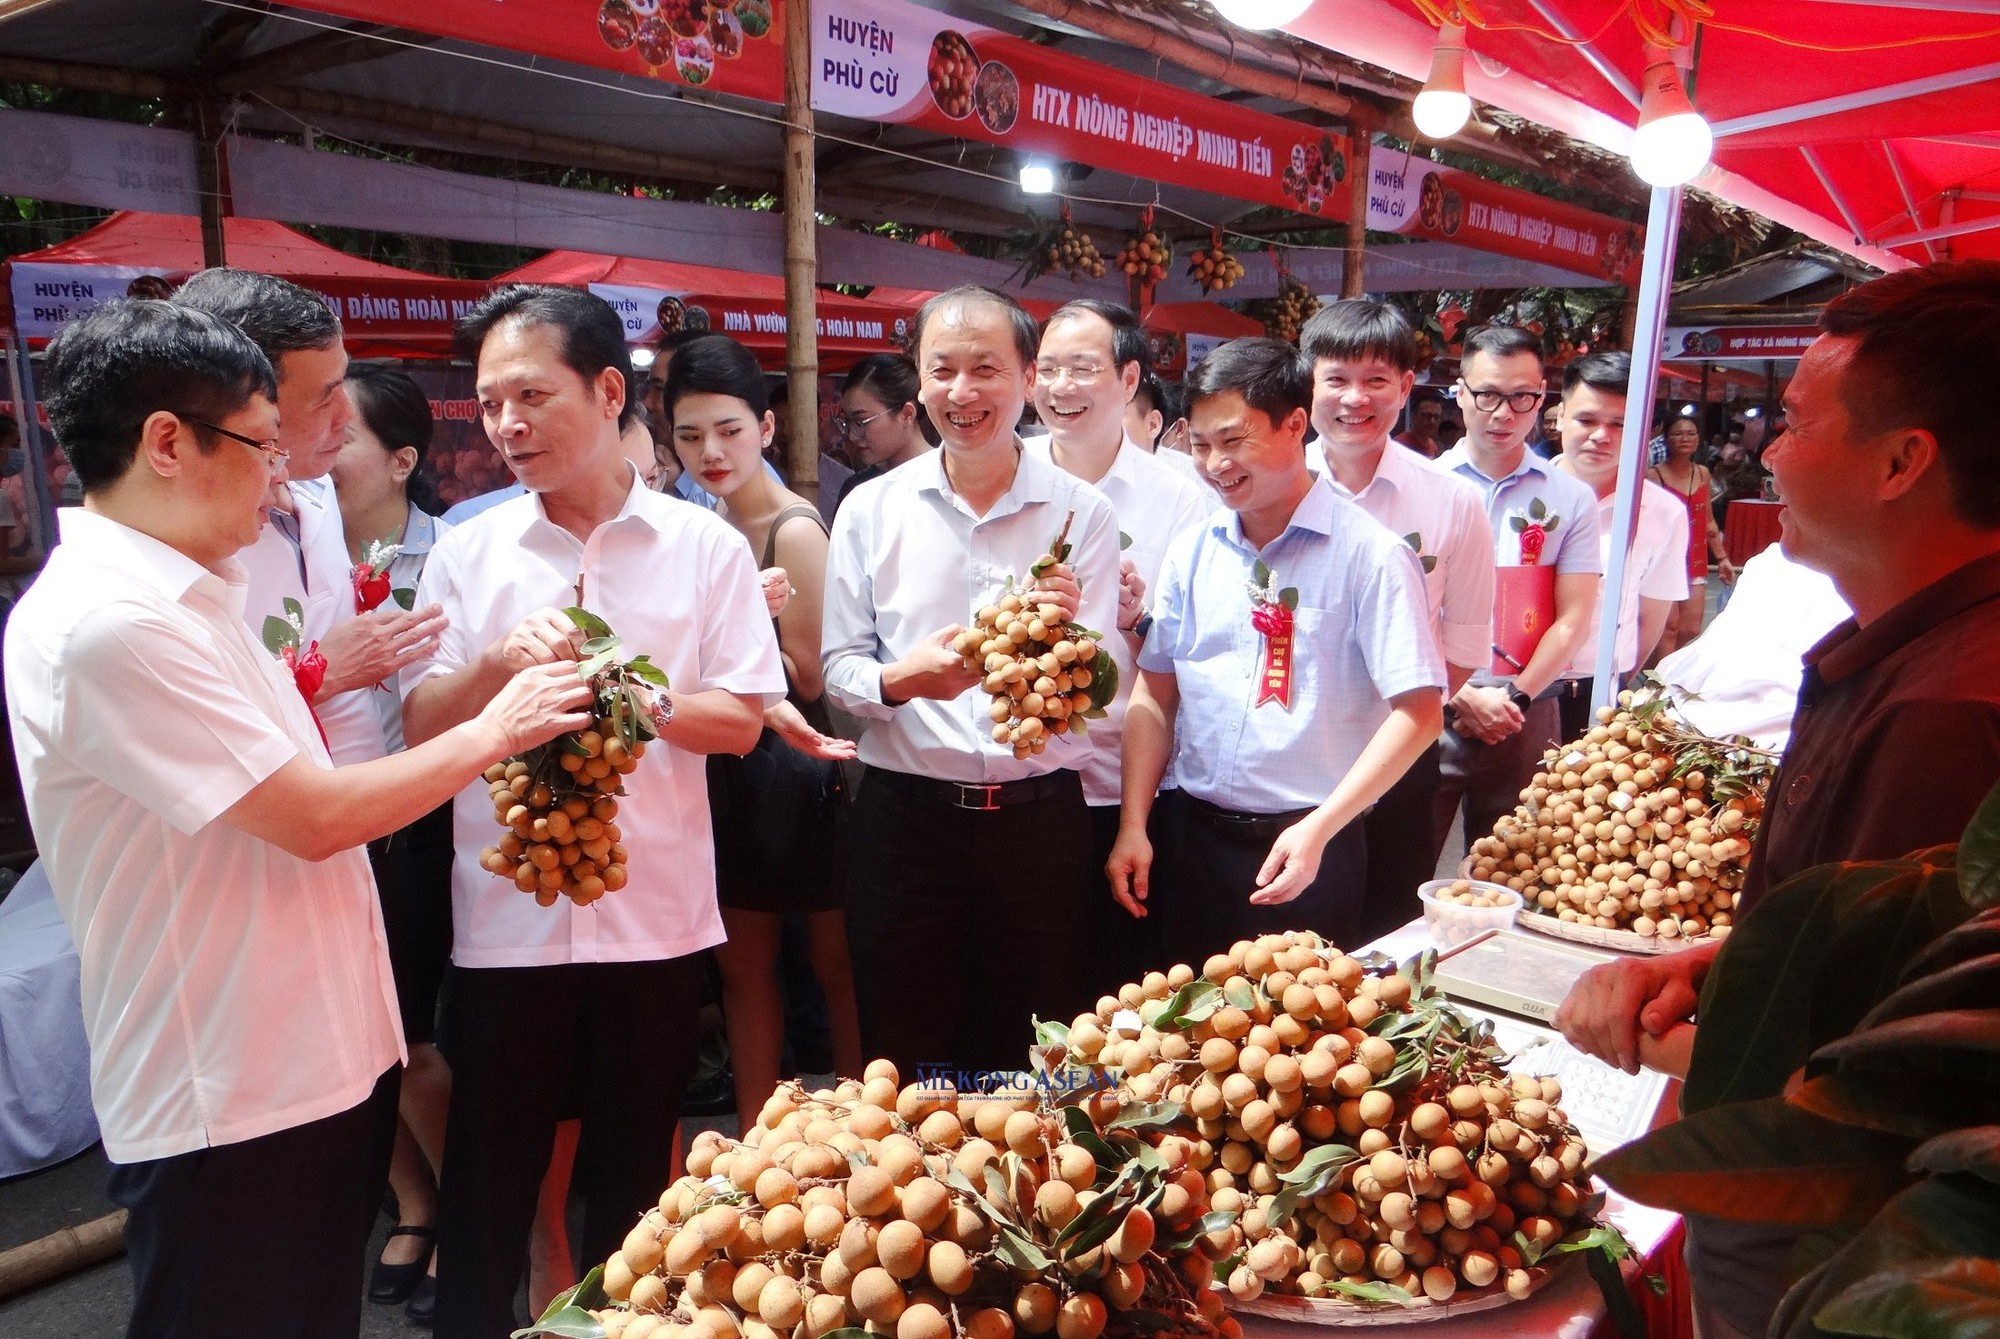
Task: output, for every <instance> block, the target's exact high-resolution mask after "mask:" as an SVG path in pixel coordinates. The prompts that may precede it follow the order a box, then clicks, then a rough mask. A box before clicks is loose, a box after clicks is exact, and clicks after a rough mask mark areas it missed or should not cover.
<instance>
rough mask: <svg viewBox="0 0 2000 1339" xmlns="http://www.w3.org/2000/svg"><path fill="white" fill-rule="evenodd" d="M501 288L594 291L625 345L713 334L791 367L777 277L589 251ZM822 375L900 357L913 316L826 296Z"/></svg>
mask: <svg viewBox="0 0 2000 1339" xmlns="http://www.w3.org/2000/svg"><path fill="white" fill-rule="evenodd" d="M498 282H501V283H536V284H571V285H574V286H575V287H578V288H587V289H589V290H590V291H591V292H593V293H595V294H597V295H598V296H599V297H601V298H603V299H604V300H605V301H607V302H609V303H610V304H611V305H612V306H613V307H614V308H616V309H617V311H618V312H619V314H620V315H621V316H623V317H624V318H625V334H626V338H627V339H628V340H630V341H631V342H633V343H635V344H636V343H641V342H645V341H649V340H652V339H654V338H656V337H657V336H658V335H659V334H660V333H661V332H662V330H677V329H682V328H688V327H693V328H700V327H701V325H702V324H703V323H705V325H706V328H708V329H710V330H714V331H716V332H717V333H719V334H725V335H729V336H731V337H733V338H735V339H738V340H740V341H742V343H743V344H744V345H745V346H746V347H748V348H749V349H750V351H751V352H753V353H755V354H756V355H757V361H758V362H759V363H760V364H762V365H763V366H764V367H765V368H767V369H769V370H771V371H783V370H784V367H785V325H786V322H785V281H784V280H783V279H782V278H780V277H778V276H777V275H772V274H751V273H749V272H747V271H742V270H724V269H715V268H711V267H709V266H705V265H683V264H678V263H676V262H673V261H666V260H634V259H631V258H629V257H625V256H600V255H595V254H592V253H590V252H585V251H551V252H549V254H547V255H546V256H542V257H540V258H538V259H535V260H531V261H529V262H528V263H527V264H526V265H523V266H521V267H520V268H519V269H517V270H512V271H510V272H509V273H507V274H504V275H502V276H501V277H500V280H499V281H498ZM817 308H818V320H819V331H818V335H819V357H820V370H821V371H822V372H838V371H841V370H844V369H845V368H848V367H852V366H853V365H854V364H855V363H856V362H858V361H859V360H860V359H862V358H863V357H866V356H867V355H868V354H871V353H894V352H897V351H899V350H900V349H901V347H902V341H903V339H904V337H905V335H906V334H907V333H908V331H909V322H910V315H911V310H912V308H911V307H910V306H908V305H904V304H900V303H895V302H884V301H882V300H881V299H879V298H850V297H844V296H842V295H841V294H838V293H830V292H827V291H825V290H822V291H821V292H820V295H819V300H818V303H817Z"/></svg>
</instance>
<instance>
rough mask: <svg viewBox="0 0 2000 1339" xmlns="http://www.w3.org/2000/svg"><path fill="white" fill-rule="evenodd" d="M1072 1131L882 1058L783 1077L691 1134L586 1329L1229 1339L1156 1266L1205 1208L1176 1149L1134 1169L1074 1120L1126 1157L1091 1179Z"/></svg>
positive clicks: (648, 1338) (815, 1336) (770, 1335)
mask: <svg viewBox="0 0 2000 1339" xmlns="http://www.w3.org/2000/svg"><path fill="white" fill-rule="evenodd" d="M1104 1096H1107V1097H1108V1096H1109V1094H1108V1092H1107V1093H1106V1094H1104ZM1106 1109H1107V1110H1109V1111H1110V1112H1112V1113H1113V1114H1116V1113H1117V1112H1118V1110H1119V1109H1120V1108H1119V1107H1118V1105H1117V1103H1116V1102H1115V1101H1112V1102H1110V1103H1109V1104H1108V1105H1107V1107H1106ZM1075 1119H1077V1116H1076V1115H1072V1116H1070V1117H1069V1118H1068V1119H1066V1118H1065V1116H1064V1115H1063V1114H1060V1113H1058V1112H1056V1111H1055V1110H1053V1109H1052V1108H1050V1107H1049V1106H1047V1105H1046V1103H1045V1102H1043V1101H1042V1100H1041V1097H1040V1096H1039V1095H1038V1094H1037V1092H1036V1091H1034V1090H1031V1089H1025V1088H1023V1089H1020V1090H1012V1091H1008V1092H1004V1093H1001V1094H997V1095H976V1094H971V1093H967V1094H959V1093H958V1092H956V1091H955V1090H954V1089H953V1087H952V1086H951V1084H950V1083H949V1082H945V1081H941V1080H940V1081H935V1082H933V1081H923V1080H919V1081H917V1082H913V1083H910V1084H908V1085H901V1081H900V1078H899V1076H898V1074H897V1071H896V1068H895V1066H894V1065H892V1064H890V1063H889V1062H888V1061H886V1060H877V1061H875V1062H874V1063H873V1064H871V1065H870V1066H869V1067H868V1070H867V1072H866V1076H865V1077H864V1078H863V1079H859V1080H848V1081H845V1082H842V1083H840V1084H838V1085H837V1086H836V1087H834V1088H831V1089H821V1090H819V1091H816V1092H810V1093H808V1092H807V1091H806V1090H805V1089H803V1088H802V1087H801V1086H800V1085H798V1084H796V1083H787V1084H785V1085H783V1086H782V1087H780V1088H779V1090H778V1091H777V1092H776V1093H775V1094H774V1095H773V1096H772V1098H771V1099H770V1101H769V1102H767V1103H766V1104H765V1106H764V1109H763V1111H762V1113H761V1114H760V1115H759V1116H758V1118H757V1120H756V1123H755V1124H754V1125H753V1126H752V1127H751V1128H750V1129H749V1130H748V1132H747V1133H746V1134H745V1135H744V1138H743V1139H742V1141H741V1142H737V1141H732V1140H729V1139H727V1138H725V1137H724V1136H722V1135H721V1134H719V1133H716V1132H714V1131H706V1132H704V1133H703V1134H701V1135H700V1136H699V1137H697V1139H696V1140H695V1143H694V1145H693V1147H692V1149H691V1151H690V1153H689V1155H688V1163H687V1170H688V1174H687V1175H686V1176H685V1177H683V1178H682V1179H681V1180H679V1181H676V1182H675V1183H674V1184H673V1185H672V1186H669V1187H668V1188H667V1190H666V1191H665V1193H663V1194H662V1195H661V1196H660V1201H659V1205H658V1206H657V1207H656V1208H654V1209H651V1210H648V1211H647V1213H646V1214H645V1216H644V1217H643V1218H642V1219H641V1220H640V1222H639V1223H638V1225H637V1226H635V1227H634V1228H633V1229H632V1231H631V1232H630V1233H629V1234H628V1235H627V1236H626V1238H625V1241H624V1244H623V1246H622V1247H621V1248H620V1250H619V1251H618V1252H617V1253H616V1254H614V1255H613V1256H612V1257H611V1258H610V1259H609V1260H607V1261H606V1262H605V1265H604V1272H603V1277H602V1285H603V1288H604V1291H605V1294H606V1295H607V1296H608V1297H609V1298H610V1299H611V1300H612V1302H613V1303H614V1305H613V1306H611V1307H608V1308H603V1309H600V1310H598V1311H596V1312H595V1313H594V1314H595V1315H596V1316H597V1317H598V1319H599V1320H600V1321H601V1323H602V1324H603V1326H604V1330H605V1334H606V1336H607V1339H667V1336H669V1335H671V1336H674V1337H675V1339H820V1337H821V1336H824V1335H827V1334H829V1333H831V1332H833V1331H835V1330H839V1329H844V1328H849V1327H858V1326H865V1327H866V1328H867V1329H868V1330H869V1331H870V1332H871V1333H875V1334H880V1335H893V1336H894V1339H953V1336H963V1337H964V1339H1015V1336H1016V1335H1021V1336H1031V1335H1053V1336H1055V1339H1098V1336H1099V1335H1101V1334H1102V1333H1103V1332H1104V1330H1105V1328H1106V1325H1107V1324H1109V1323H1110V1322H1111V1319H1112V1316H1113V1314H1114V1313H1115V1312H1119V1311H1128V1310H1133V1309H1135V1308H1136V1309H1143V1310H1145V1311H1147V1312H1150V1313H1152V1315H1153V1316H1155V1317H1158V1318H1159V1319H1158V1320H1157V1321H1156V1322H1155V1324H1154V1328H1164V1329H1166V1330H1168V1331H1169V1332H1172V1331H1180V1332H1184V1333H1190V1334H1201V1335H1210V1336H1215V1335H1220V1336H1223V1337H1224V1339H1240V1335H1241V1330H1240V1328H1239V1327H1237V1326H1236V1325H1235V1323H1234V1322H1233V1321H1231V1320H1229V1318H1228V1317H1227V1316H1226V1314H1225V1313H1224V1311H1223V1308H1222V1306H1221V1304H1220V1298H1219V1296H1216V1295H1214V1294H1210V1295H1209V1296H1210V1297H1211V1298H1213V1300H1203V1299H1202V1298H1200V1297H1198V1296H1197V1295H1196V1291H1195V1289H1193V1288H1191V1287H1189V1286H1188V1284H1187V1283H1186V1282H1185V1279H1184V1271H1182V1270H1181V1269H1180V1268H1179V1267H1178V1264H1177V1263H1176V1262H1177V1261H1178V1256H1177V1255H1176V1254H1175V1252H1179V1253H1181V1254H1192V1255H1199V1254H1200V1247H1199V1243H1200V1241H1201V1240H1202V1236H1201V1232H1200V1228H1201V1216H1202V1214H1203V1213H1205V1212H1206V1211H1207V1208H1208V1196H1207V1189H1206V1186H1205V1184H1204V1182H1203V1178H1202V1176H1201V1174H1200V1173H1199V1172H1198V1171H1196V1170H1195V1169H1194V1168H1193V1167H1192V1166H1191V1165H1190V1163H1189V1161H1188V1155H1189V1152H1190V1147H1189V1146H1188V1145H1187V1143H1186V1141H1169V1140H1162V1141H1161V1143H1160V1145H1159V1146H1158V1148H1157V1149H1156V1150H1155V1149H1153V1148H1152V1147H1151V1146H1149V1147H1148V1150H1147V1160H1143V1161H1142V1160H1140V1158H1139V1155H1138V1153H1137V1151H1136V1149H1135V1147H1134V1145H1135V1144H1136V1142H1137V1140H1136V1138H1135V1136H1133V1135H1130V1134H1128V1133H1124V1132H1118V1131H1102V1130H1098V1129H1096V1127H1094V1126H1092V1127H1089V1128H1090V1129H1091V1132H1092V1136H1093V1138H1094V1140H1095V1145H1096V1147H1097V1148H1099V1149H1100V1150H1111V1149H1112V1148H1114V1146H1116V1147H1117V1148H1119V1149H1121V1150H1122V1152H1121V1153H1120V1156H1127V1155H1130V1157H1131V1159H1132V1160H1129V1161H1126V1162H1124V1163H1122V1164H1120V1165H1117V1166H1105V1165H1101V1164H1100V1163H1099V1161H1098V1157H1097V1155H1095V1154H1093V1153H1092V1152H1091V1151H1090V1149H1089V1148H1086V1147H1085V1146H1084V1145H1083V1144H1081V1143H1079V1142H1076V1141H1075V1140H1074V1139H1073V1138H1072V1134H1071V1131H1072V1129H1073V1128H1081V1127H1073V1126H1072V1124H1071V1123H1070V1122H1071V1121H1072V1120H1075ZM1176 1243H1178V1244H1176ZM1204 1261H1205V1257H1204ZM1195 1270H1196V1272H1197V1273H1199V1271H1200V1266H1196V1267H1195Z"/></svg>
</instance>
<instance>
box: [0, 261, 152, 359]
mask: <svg viewBox="0 0 2000 1339" xmlns="http://www.w3.org/2000/svg"><path fill="white" fill-rule="evenodd" d="M9 269H10V270H11V271H12V275H11V277H12V280H13V282H12V284H11V285H10V287H11V288H12V290H13V297H14V329H15V331H16V333H18V334H19V335H20V336H21V338H22V339H24V340H44V339H52V338H54V336H55V333H56V331H58V330H60V329H62V328H63V327H64V326H65V325H67V324H69V322H71V321H74V320H76V319H77V318H78V317H80V316H82V315H83V314H84V313H86V312H89V311H94V310H95V309H96V308H98V307H100V306H102V305H103V304H105V303H107V302H110V301H113V300H114V299H117V298H122V297H124V296H125V288H126V286H127V285H128V284H130V283H131V282H132V281H133V280H134V279H137V278H138V277H139V276H140V275H142V274H159V273H160V271H159V270H157V269H153V270H147V269H141V268H138V267H137V266H131V265H40V264H31V263H30V264H24V263H22V262H20V261H16V262H15V263H14V264H13V265H11V266H10V267H9Z"/></svg>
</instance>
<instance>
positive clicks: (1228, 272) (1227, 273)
mask: <svg viewBox="0 0 2000 1339" xmlns="http://www.w3.org/2000/svg"><path fill="white" fill-rule="evenodd" d="M1187 272H1188V277H1189V278H1191V279H1193V280H1194V281H1195V282H1196V283H1199V284H1200V285H1201V286H1202V289H1203V290H1204V291H1205V292H1209V293H1219V292H1221V291H1222V290H1223V289H1225V288H1234V287H1235V286H1236V281H1237V280H1238V279H1241V278H1242V277H1243V262H1242V261H1240V260H1238V259H1236V257H1235V256H1233V255H1231V254H1230V252H1229V250H1228V248H1226V247H1224V246H1223V244H1222V229H1220V228H1217V229H1215V230H1214V231H1212V232H1211V233H1209V239H1208V246H1207V247H1206V248H1205V249H1202V250H1198V251H1195V252H1193V253H1192V254H1191V255H1189V256H1188V268H1187Z"/></svg>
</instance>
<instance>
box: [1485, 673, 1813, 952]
mask: <svg viewBox="0 0 2000 1339" xmlns="http://www.w3.org/2000/svg"><path fill="white" fill-rule="evenodd" d="M1776 771H1777V755H1776V754H1774V753H1772V752H1771V751H1770V750H1768V749H1760V748H1756V747H1754V746H1753V745H1751V743H1750V742H1749V741H1748V740H1746V739H1740V738H1738V739H1730V740H1719V739H1711V738H1709V737H1707V736H1705V735H1702V734H1700V733H1699V732H1697V731H1695V730H1694V729H1693V728H1691V727H1690V726H1689V725H1687V724H1686V723H1685V722H1684V721H1682V720H1680V719H1679V718H1678V717H1677V716H1676V715H1675V714H1674V712H1673V708H1672V703H1671V700H1670V699H1669V698H1668V696H1667V695H1666V694H1665V693H1664V692H1663V691H1659V690H1658V689H1650V690H1646V691H1641V692H1638V693H1630V692H1628V693H1625V694H1622V695H1621V696H1620V698H1619V705H1618V707H1617V708H1616V709H1613V708H1611V707H1606V708H1604V709H1602V710H1601V711H1599V713H1598V723H1597V724H1596V725H1595V726H1593V727H1592V728H1591V729H1590V731H1589V732H1588V733H1586V734H1585V735H1584V737H1583V738H1581V739H1579V740H1576V741H1574V742H1572V743H1569V744H1564V745H1562V746H1561V747H1560V748H1556V749H1552V750H1550V751H1549V752H1548V753H1546V754H1544V755H1543V757H1542V766H1541V768H1540V770H1538V771H1537V772H1536V773H1535V776H1534V779H1533V781H1531V782H1530V783H1529V785H1528V786H1527V788H1526V789H1524V790H1523V791H1522V792H1521V803H1520V805H1519V807H1517V808H1516V809H1515V811H1514V812H1513V813H1512V814H1509V815H1506V816H1505V817H1503V818H1501V819H1500V821H1499V822H1497V823H1495V824H1494V825H1493V834H1492V835H1491V836H1489V837H1482V838H1480V839H1479V840H1478V841H1476V842H1474V843H1473V844H1472V850H1471V852H1470V854H1469V855H1468V856H1467V857H1466V860H1465V863H1464V864H1463V865H1462V866H1461V867H1460V873H1461V874H1462V875H1463V876H1464V877H1466V878H1468V879H1477V880H1483V881H1486V882H1489V883H1493V884H1498V885H1500V886H1502V887H1506V888H1510V889H1512V890H1514V891H1515V892H1518V893H1520V894H1521V895H1522V897H1523V898H1524V899H1525V900H1526V906H1525V907H1524V909H1523V911H1522V914H1521V916H1520V918H1519V920H1518V922H1517V924H1519V925H1520V926H1522V927H1523V928H1525V929H1530V930H1535V931H1539V932H1540V933H1543V934H1548V935H1554V936H1556V937H1557V938H1561V939H1570V940H1575V941H1577V942H1580V943H1586V944H1594V945H1597V946H1600V947H1605V948H1615V949H1622V950H1625V951H1627V952H1636V953H1668V952H1672V951H1673V950H1675V949H1678V948H1682V947H1685V946H1686V945H1687V944H1689V943H1690V942H1694V941H1700V940H1703V939H1720V938H1723V937H1724V936H1726V935H1727V934H1728V933H1729V929H1730V926H1731V925H1732V924H1733V922H1734V920H1735V911H1736V898H1737V895H1738V894H1739V893H1740V892H1741V891H1742V888H1743V878H1744V874H1745V873H1746V872H1747V870H1748V869H1749V864H1750V848H1751V844H1752V842H1753V841H1754V840H1755V838H1756V834H1757V827H1758V822H1759V819H1760V817H1761V816H1762V814H1763V811H1764V793H1765V791H1766V789H1767V788H1768V787H1769V785H1770V781H1771V777H1772V776H1773V775H1774V774H1775V773H1776Z"/></svg>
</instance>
